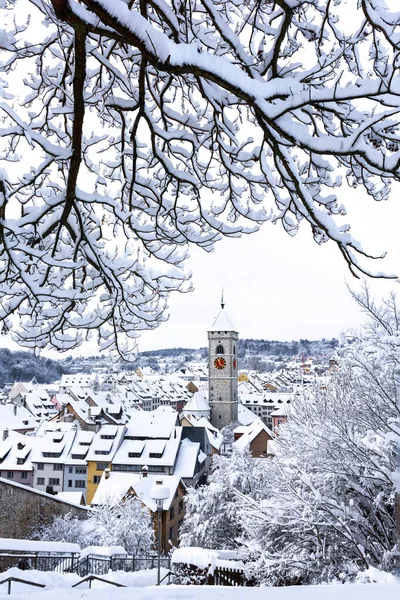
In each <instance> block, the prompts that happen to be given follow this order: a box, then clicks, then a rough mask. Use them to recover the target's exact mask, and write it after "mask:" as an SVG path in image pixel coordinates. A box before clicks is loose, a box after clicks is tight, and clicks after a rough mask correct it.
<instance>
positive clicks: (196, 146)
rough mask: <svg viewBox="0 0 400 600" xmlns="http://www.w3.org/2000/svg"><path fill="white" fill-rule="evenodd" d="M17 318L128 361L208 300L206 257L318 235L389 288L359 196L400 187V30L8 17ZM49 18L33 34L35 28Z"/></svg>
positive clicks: (3, 239) (155, 8)
mask: <svg viewBox="0 0 400 600" xmlns="http://www.w3.org/2000/svg"><path fill="white" fill-rule="evenodd" d="M2 4H3V6H4V8H3V9H2V11H1V12H2V17H4V20H5V22H6V23H8V24H7V26H6V30H5V32H4V33H3V34H2V37H1V39H0V46H1V48H2V52H1V53H2V61H3V62H2V68H1V70H2V72H3V76H2V77H3V79H2V83H1V86H0V96H1V101H0V114H1V125H0V136H1V138H2V148H1V149H2V155H1V163H2V175H1V182H0V196H1V197H0V261H1V264H0V272H1V275H0V295H1V307H0V319H2V320H3V321H4V323H5V327H6V328H7V327H9V326H10V323H11V319H13V318H14V315H19V317H18V318H19V320H20V328H19V330H18V334H17V339H18V341H19V342H20V343H22V344H24V345H27V346H31V347H44V346H45V345H52V346H54V347H56V348H59V349H69V348H71V347H74V346H76V345H77V344H79V343H80V342H81V340H82V339H83V338H84V337H85V336H87V335H89V334H90V332H94V335H96V336H98V339H99V344H100V347H101V348H109V349H111V350H115V351H117V352H119V353H121V354H125V353H127V352H129V351H130V350H131V349H132V348H134V346H135V341H136V337H137V335H138V331H139V330H140V329H143V328H153V327H156V326H157V325H158V324H159V323H160V322H161V321H163V320H165V308H166V301H167V298H168V295H169V293H170V292H172V291H176V290H180V291H186V290H188V289H190V284H188V282H187V281H188V274H187V273H186V272H185V270H184V261H185V258H186V256H187V250H188V245H189V244H190V243H194V244H197V245H199V246H201V247H203V248H205V249H206V250H211V249H212V248H213V245H214V243H215V242H216V241H217V240H219V239H220V238H221V236H223V235H226V236H238V235H240V234H242V233H248V232H251V231H253V230H254V229H255V228H257V227H258V226H259V225H260V224H262V223H263V222H265V221H267V220H270V221H273V222H276V221H280V222H281V223H282V225H283V227H284V228H285V230H286V231H287V232H288V233H289V234H291V235H293V234H295V233H296V231H297V229H298V226H299V224H300V223H301V221H303V222H305V223H307V224H308V225H309V227H310V229H311V232H312V235H313V236H314V238H315V240H316V241H317V242H318V243H322V242H324V241H327V240H332V241H333V242H334V243H335V244H336V245H337V247H338V248H339V250H340V252H341V253H342V255H343V257H344V259H345V261H347V263H348V265H349V268H350V270H351V271H352V272H353V273H354V274H355V275H358V274H359V273H360V272H361V273H368V274H371V275H373V276H383V274H382V273H381V272H379V270H375V269H372V270H371V268H370V267H369V266H368V264H367V263H368V260H367V259H368V258H378V257H371V256H370V255H369V253H368V251H367V250H366V249H364V248H363V246H361V244H360V243H359V242H357V241H356V240H355V239H353V238H352V236H351V234H350V232H349V226H348V225H347V224H345V223H343V219H342V217H343V215H344V214H345V207H344V206H343V205H341V204H340V203H339V202H338V200H337V197H336V194H335V188H336V187H337V186H338V185H340V183H341V180H342V179H343V178H344V179H347V183H348V184H349V185H350V186H358V185H360V186H363V187H364V188H365V190H366V193H368V194H370V195H371V196H372V197H373V198H374V199H376V200H382V199H385V198H386V197H387V195H388V191H389V185H390V182H391V181H397V180H398V179H399V175H400V168H399V159H400V148H399V144H398V142H399V127H398V112H399V98H400V86H399V82H398V64H399V63H398V61H399V50H400V47H399V44H400V41H399V34H398V32H397V29H396V23H397V21H396V19H397V13H396V14H395V13H391V12H390V11H389V9H388V8H387V7H386V5H385V2H384V0H373V1H372V0H361V1H360V2H359V8H358V10H357V11H356V12H355V17H354V19H353V18H352V19H351V20H349V19H348V18H346V6H345V5H344V3H343V2H341V0H336V1H335V2H331V0H275V1H272V0H266V1H265V2H259V1H258V0H248V1H247V2H242V1H241V0H240V1H239V0H139V1H134V0H129V1H128V0H113V1H112V2H110V1H108V0H81V1H78V0H4V2H3V3H2ZM28 13H31V17H30V18H28V17H26V18H25V19H24V18H23V17H22V16H21V15H23V14H28Z"/></svg>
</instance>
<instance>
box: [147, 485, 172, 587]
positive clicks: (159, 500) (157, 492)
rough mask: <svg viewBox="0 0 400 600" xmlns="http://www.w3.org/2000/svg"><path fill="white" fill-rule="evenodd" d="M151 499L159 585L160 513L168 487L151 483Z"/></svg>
mask: <svg viewBox="0 0 400 600" xmlns="http://www.w3.org/2000/svg"><path fill="white" fill-rule="evenodd" d="M150 495H151V498H152V500H154V501H155V503H156V507H157V516H158V525H157V533H158V545H157V585H160V566H161V561H160V558H161V513H162V510H163V505H164V500H167V498H169V487H168V486H166V485H160V484H156V485H153V487H152V488H151V492H150Z"/></svg>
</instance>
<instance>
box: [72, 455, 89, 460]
mask: <svg viewBox="0 0 400 600" xmlns="http://www.w3.org/2000/svg"><path fill="white" fill-rule="evenodd" d="M85 456H86V454H71V458H73V459H74V460H83V459H84V458H85Z"/></svg>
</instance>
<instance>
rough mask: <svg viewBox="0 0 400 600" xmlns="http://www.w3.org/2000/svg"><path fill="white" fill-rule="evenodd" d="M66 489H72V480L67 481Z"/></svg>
mask: <svg viewBox="0 0 400 600" xmlns="http://www.w3.org/2000/svg"><path fill="white" fill-rule="evenodd" d="M68 487H72V479H68Z"/></svg>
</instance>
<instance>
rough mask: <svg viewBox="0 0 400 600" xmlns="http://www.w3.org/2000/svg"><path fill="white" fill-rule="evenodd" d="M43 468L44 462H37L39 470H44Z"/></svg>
mask: <svg viewBox="0 0 400 600" xmlns="http://www.w3.org/2000/svg"><path fill="white" fill-rule="evenodd" d="M43 469H44V464H43V463H38V464H37V470H38V471H43Z"/></svg>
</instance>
